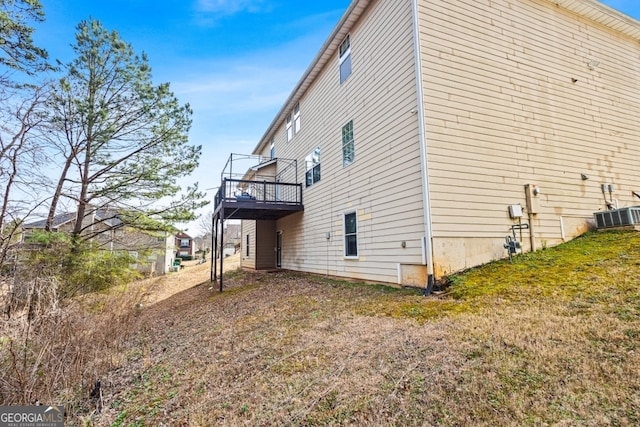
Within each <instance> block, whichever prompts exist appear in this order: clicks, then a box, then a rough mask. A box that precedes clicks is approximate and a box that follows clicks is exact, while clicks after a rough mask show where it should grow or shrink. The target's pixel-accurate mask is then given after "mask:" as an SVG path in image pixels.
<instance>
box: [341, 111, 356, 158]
mask: <svg viewBox="0 0 640 427" xmlns="http://www.w3.org/2000/svg"><path fill="white" fill-rule="evenodd" d="M347 132H348V133H350V135H348V134H347ZM345 136H350V139H345ZM347 152H350V156H348V155H347ZM355 161H356V141H355V137H354V136H353V120H349V122H348V123H347V124H346V125H344V126H342V166H343V167H344V166H349V165H350V164H352V163H353V162H355Z"/></svg>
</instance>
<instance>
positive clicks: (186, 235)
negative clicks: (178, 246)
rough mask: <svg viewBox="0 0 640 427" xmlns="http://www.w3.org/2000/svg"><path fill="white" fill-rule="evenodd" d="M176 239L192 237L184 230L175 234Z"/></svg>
mask: <svg viewBox="0 0 640 427" xmlns="http://www.w3.org/2000/svg"><path fill="white" fill-rule="evenodd" d="M176 239H193V238H192V237H191V236H189V235H188V234H187V233H184V232H182V231H181V232H180V233H178V234H176Z"/></svg>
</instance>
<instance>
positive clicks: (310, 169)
mask: <svg viewBox="0 0 640 427" xmlns="http://www.w3.org/2000/svg"><path fill="white" fill-rule="evenodd" d="M320 156H321V151H320V147H316V148H315V149H314V150H313V151H312V152H311V154H309V155H308V156H307V157H306V158H305V160H304V167H305V173H304V181H305V184H306V187H311V186H312V185H314V184H315V183H317V182H319V181H320V180H321V179H322V169H321V166H320V164H321V157H320ZM316 175H317V179H316ZM309 178H311V179H309Z"/></svg>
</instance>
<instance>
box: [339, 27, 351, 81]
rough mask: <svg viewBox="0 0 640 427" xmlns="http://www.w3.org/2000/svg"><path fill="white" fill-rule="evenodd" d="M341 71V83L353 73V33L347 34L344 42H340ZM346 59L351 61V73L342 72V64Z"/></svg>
mask: <svg viewBox="0 0 640 427" xmlns="http://www.w3.org/2000/svg"><path fill="white" fill-rule="evenodd" d="M339 54H340V57H339V67H338V68H339V72H340V84H342V83H344V82H345V81H346V80H347V79H348V78H349V76H350V75H351V74H352V73H353V66H352V64H351V35H350V34H347V36H346V37H345V38H344V40H343V41H342V43H340V51H339ZM345 61H349V74H346V75H343V74H342V71H343V70H342V64H343V63H344V62H345Z"/></svg>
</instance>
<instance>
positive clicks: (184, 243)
mask: <svg viewBox="0 0 640 427" xmlns="http://www.w3.org/2000/svg"><path fill="white" fill-rule="evenodd" d="M189 243H190V241H189V239H180V247H181V248H188V247H189V246H190V245H189Z"/></svg>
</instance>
